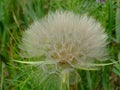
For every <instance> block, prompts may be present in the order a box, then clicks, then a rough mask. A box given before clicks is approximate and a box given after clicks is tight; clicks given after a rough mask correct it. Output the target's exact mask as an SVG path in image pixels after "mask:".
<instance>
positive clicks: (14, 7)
mask: <svg viewBox="0 0 120 90" xmlns="http://www.w3.org/2000/svg"><path fill="white" fill-rule="evenodd" d="M56 10H63V11H64V10H69V11H73V12H74V13H78V14H85V13H87V14H88V15H89V16H92V17H94V18H95V19H96V20H98V21H99V22H100V23H101V24H102V26H103V27H104V28H105V30H106V33H107V34H108V36H109V39H108V41H109V45H108V47H109V54H110V62H115V61H119V60H120V1H119V0H106V1H105V2H102V3H100V2H96V1H95V0H0V90H59V88H57V85H56V81H55V80H54V79H52V78H51V79H50V80H49V81H51V85H49V84H47V83H46V82H43V83H42V85H41V86H39V85H38V83H39V82H36V81H34V80H33V79H32V78H31V77H33V76H35V75H37V72H36V73H35V74H34V73H32V72H33V71H34V68H32V67H31V66H27V65H22V64H17V63H14V62H13V61H12V60H13V59H16V60H21V58H20V57H19V48H18V45H19V43H20V40H21V37H22V35H23V32H24V31H25V30H26V29H27V28H28V26H29V25H30V24H31V23H32V22H33V21H35V20H37V19H40V18H42V17H44V16H45V15H47V13H48V12H50V11H52V12H54V11H56ZM78 72H79V74H80V82H79V83H78V87H79V90H120V63H116V64H114V65H110V66H104V67H103V68H102V69H100V70H99V71H84V70H79V71H78ZM38 73H39V72H38ZM37 85H38V86H37ZM35 86H36V88H35Z"/></svg>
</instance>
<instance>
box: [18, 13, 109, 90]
mask: <svg viewBox="0 0 120 90" xmlns="http://www.w3.org/2000/svg"><path fill="white" fill-rule="evenodd" d="M106 40H107V35H106V33H105V32H104V28H103V27H102V26H101V25H100V23H99V22H97V21H96V20H95V19H93V18H92V17H88V16H87V15H79V14H74V13H73V12H69V11H56V12H54V13H48V15H47V16H45V17H44V18H42V19H40V20H38V21H35V22H34V23H33V24H32V25H30V26H29V28H28V29H27V30H26V31H25V33H24V35H23V37H22V42H21V44H20V45H19V47H20V49H21V52H20V56H21V57H23V58H26V59H32V62H28V63H32V64H33V66H36V67H37V69H38V73H39V74H38V76H37V77H40V78H38V79H39V80H38V81H39V82H38V83H39V84H40V85H42V83H43V82H44V81H45V80H46V83H47V84H45V83H44V85H45V86H46V87H45V88H47V87H50V86H51V85H52V84H53V83H52V80H53V81H55V80H57V81H55V82H56V86H58V89H59V90H72V89H71V85H73V86H75V85H76V83H77V82H78V81H79V79H78V78H79V74H78V73H77V69H86V70H88V69H97V67H96V66H94V64H95V63H96V62H101V61H104V60H106V58H107V56H108V52H107V47H106V45H107V42H106ZM26 63H27V62H26ZM50 78H53V79H50ZM54 78H55V79H54ZM50 81H51V83H50ZM73 88H74V89H73V90H77V86H76V87H73ZM45 90H49V89H45Z"/></svg>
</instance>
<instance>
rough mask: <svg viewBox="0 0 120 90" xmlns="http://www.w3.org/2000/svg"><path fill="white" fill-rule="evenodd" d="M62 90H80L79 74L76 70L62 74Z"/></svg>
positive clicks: (65, 71)
mask: <svg viewBox="0 0 120 90" xmlns="http://www.w3.org/2000/svg"><path fill="white" fill-rule="evenodd" d="M60 90H78V74H77V72H76V71H75V70H63V71H62V72H61V86H60Z"/></svg>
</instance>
